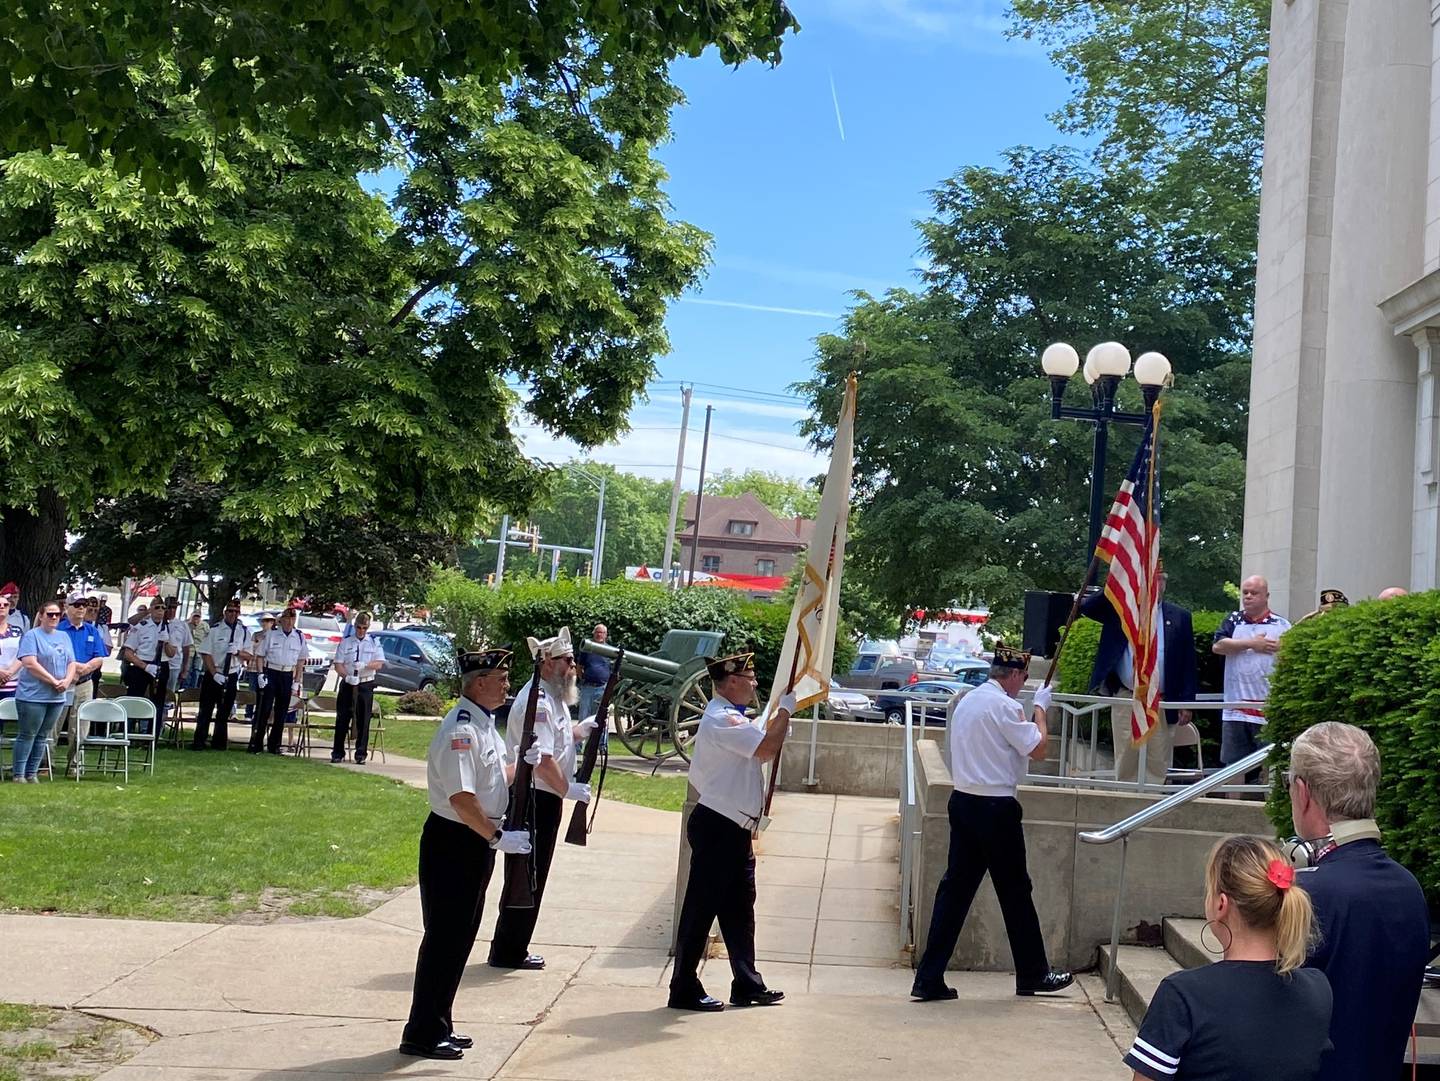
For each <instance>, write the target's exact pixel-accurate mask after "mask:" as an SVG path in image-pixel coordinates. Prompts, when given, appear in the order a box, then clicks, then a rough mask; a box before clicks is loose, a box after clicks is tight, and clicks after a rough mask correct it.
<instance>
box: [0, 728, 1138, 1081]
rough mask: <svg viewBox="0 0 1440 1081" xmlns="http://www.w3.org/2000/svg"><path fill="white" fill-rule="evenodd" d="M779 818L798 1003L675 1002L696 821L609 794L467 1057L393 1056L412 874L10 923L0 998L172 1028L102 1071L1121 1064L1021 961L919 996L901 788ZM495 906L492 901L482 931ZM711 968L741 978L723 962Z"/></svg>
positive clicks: (1094, 1069) (790, 969) (778, 911)
mask: <svg viewBox="0 0 1440 1081" xmlns="http://www.w3.org/2000/svg"><path fill="white" fill-rule="evenodd" d="M417 765H418V764H417V763H413V762H407V761H406V760H403V759H400V758H398V757H397V756H394V755H392V756H390V763H389V764H388V765H387V766H384V767H381V771H383V772H387V773H393V774H394V775H396V776H401V777H407V779H410V780H412V781H413V779H414V778H415V777H416V775H417V770H416V766H417ZM327 768H328V767H327ZM367 768H368V767H367ZM774 817H775V822H774V825H773V827H772V829H771V831H770V832H769V833H767V834H766V836H765V838H764V845H763V847H764V853H763V855H762V857H761V860H760V869H759V880H760V901H759V913H758V922H759V927H758V935H757V943H758V945H759V954H760V958H761V959H762V969H763V971H764V974H765V976H766V978H767V980H768V981H769V982H770V983H772V984H773V985H774V986H777V987H780V988H782V989H784V990H785V991H786V992H787V995H788V998H787V1001H786V1004H785V1005H784V1006H783V1007H781V1008H779V1009H772V1010H751V1011H739V1010H731V1011H727V1012H726V1013H724V1014H722V1015H719V1016H701V1015H691V1014H678V1013H674V1012H672V1011H669V1010H666V1009H664V1003H665V994H666V988H665V984H666V980H667V971H668V963H669V961H668V956H667V947H668V940H669V934H670V914H671V906H672V903H673V896H674V878H675V871H674V868H675V860H676V844H677V836H678V828H679V816H678V815H677V814H674V813H672V812H666V811H656V810H651V809H648V808H643V807H633V806H628V805H625V804H618V803H606V804H604V805H602V807H601V811H600V815H599V820H598V827H597V832H596V834H595V835H593V836H592V838H591V843H590V845H589V846H587V847H586V848H584V849H580V848H574V847H570V846H563V845H562V846H561V851H560V852H559V853H558V854H557V857H556V866H555V871H554V877H553V879H552V885H551V888H550V891H549V893H548V895H547V898H546V904H545V908H544V911H543V913H542V915H541V919H540V924H539V927H538V929H537V935H536V938H537V949H538V950H539V951H540V952H542V953H544V954H545V956H546V959H547V961H548V967H547V968H546V970H545V971H544V972H539V973H519V972H498V971H495V970H492V969H490V968H488V967H486V966H485V964H484V957H485V945H484V944H483V943H481V944H477V946H476V950H475V953H474V955H473V956H472V959H471V965H470V968H469V970H468V972H467V973H466V977H465V982H464V983H463V985H462V987H461V990H460V995H459V998H458V999H457V1001H456V1003H455V1017H456V1024H457V1027H458V1028H459V1029H460V1030H461V1031H463V1032H466V1033H469V1034H470V1035H472V1036H473V1037H475V1042H476V1046H475V1048H474V1049H473V1050H472V1051H470V1052H468V1053H467V1055H466V1057H465V1058H464V1059H463V1060H462V1061H460V1062H454V1063H437V1062H427V1061H417V1060H413V1059H407V1058H404V1057H402V1056H400V1055H399V1054H398V1053H397V1052H396V1051H395V1046H396V1044H397V1043H398V1041H399V1036H400V1028H401V1024H402V1021H403V1018H404V1017H405V1014H406V1012H407V1010H408V1007H409V997H410V983H411V976H412V973H413V969H414V961H415V950H416V946H417V945H418V941H419V928H420V913H419V904H418V893H417V891H416V890H415V889H410V890H407V891H406V892H405V893H403V894H401V895H400V896H398V897H396V898H394V899H393V900H391V901H389V902H388V903H386V904H384V905H382V906H381V907H379V908H377V909H375V910H374V911H372V912H371V913H369V914H368V915H366V916H364V917H362V918H358V919H350V920H310V921H291V922H280V923H273V924H268V925H255V924H245V925H241V924H231V925H216V924H190V923H150V922H141V921H130V920H98V919H77V918H71V917H59V916H20V915H9V916H0V940H3V941H4V942H5V943H6V952H7V964H6V965H5V966H3V968H0V1001H18V1002H29V1003H37V1004H46V1005H52V1006H69V1007H78V1008H82V1009H85V1010H87V1011H90V1012H94V1013H98V1014H103V1015H105V1016H109V1017H115V1018H119V1019H122V1020H126V1021H130V1022H132V1023H135V1024H140V1025H144V1026H147V1027H149V1028H151V1029H153V1030H154V1031H155V1032H157V1033H159V1034H160V1036H161V1037H162V1038H161V1039H159V1040H157V1041H156V1042H155V1043H153V1044H152V1045H151V1046H150V1047H149V1048H148V1049H146V1050H145V1051H143V1052H141V1054H140V1055H138V1056H137V1057H136V1058H134V1059H132V1060H131V1061H130V1062H129V1063H127V1064H125V1065H123V1066H120V1067H117V1068H115V1069H113V1070H111V1071H109V1072H108V1073H106V1074H105V1075H104V1081H142V1079H144V1081H170V1079H174V1081H181V1079H184V1081H210V1079H214V1081H263V1079H273V1081H281V1079H284V1081H303V1079H307V1078H308V1079H315V1081H319V1079H322V1078H323V1079H326V1081H344V1079H347V1078H350V1079H358V1078H368V1077H375V1076H377V1075H390V1074H396V1075H399V1076H406V1077H460V1078H507V1079H509V1078H514V1079H529V1081H630V1079H634V1081H652V1079H659V1078H663V1079H664V1081H692V1079H693V1081H709V1079H712V1078H720V1077H733V1076H736V1075H745V1074H762V1073H763V1074H765V1075H768V1076H774V1077H794V1078H800V1077H824V1078H827V1079H839V1081H847V1079H851V1078H854V1079H856V1081H859V1079H862V1078H863V1079H865V1081H871V1079H873V1078H874V1077H875V1075H876V1074H877V1072H880V1071H883V1072H886V1073H888V1072H890V1071H893V1070H895V1069H897V1068H898V1069H903V1070H904V1071H905V1072H906V1073H907V1074H908V1073H912V1072H913V1073H916V1074H918V1075H921V1076H924V1075H926V1074H930V1075H936V1074H939V1073H941V1072H944V1073H946V1074H949V1073H952V1072H953V1071H954V1069H955V1067H956V1066H957V1065H958V1064H960V1063H968V1064H971V1065H973V1066H974V1067H976V1068H980V1067H982V1066H983V1068H984V1071H985V1076H987V1077H990V1078H1014V1079H1017V1081H1019V1079H1030V1078H1035V1079H1040V1078H1045V1079H1047V1081H1048V1079H1050V1078H1053V1077H1055V1076H1058V1075H1061V1074H1063V1075H1065V1076H1067V1077H1069V1078H1072V1079H1076V1081H1089V1079H1092V1078H1093V1079H1097V1081H1098V1079H1101V1078H1114V1077H1117V1076H1118V1075H1119V1073H1120V1072H1121V1071H1120V1068H1119V1051H1118V1050H1117V1049H1116V1047H1115V1044H1114V1042H1113V1041H1112V1040H1111V1038H1110V1037H1109V1036H1108V1035H1107V1032H1106V1030H1105V1027H1104V1026H1103V1025H1102V1023H1101V1021H1100V1019H1099V1017H1098V1016H1097V1014H1096V1012H1095V1011H1094V1010H1093V1009H1092V1008H1091V1005H1090V1002H1089V999H1088V998H1087V996H1086V994H1085V992H1084V991H1083V990H1081V989H1078V988H1077V989H1076V990H1075V991H1073V992H1072V993H1070V994H1069V995H1067V996H1064V997H1061V998H1058V999H1055V1000H1050V1001H1042V1000H1021V999H1016V998H1015V997H1014V996H1013V995H1012V994H1011V990H1012V986H1013V985H1012V982H1011V978H1010V977H1009V976H1006V975H1003V974H993V973H975V974H965V975H962V974H956V977H957V979H956V982H957V984H958V986H959V987H960V989H961V1000H960V1002H959V1003H943V1004H929V1005H913V1004H911V1003H910V1002H909V1001H908V1000H907V997H906V994H905V992H906V991H907V990H908V988H909V985H910V976H911V974H910V971H909V969H908V968H907V967H903V965H901V964H900V961H901V958H900V956H899V941H898V931H897V919H896V913H895V898H894V892H895V879H896V874H897V868H896V864H895V858H896V850H895V846H896V843H897V842H896V839H895V817H894V814H893V811H892V810H891V808H890V806H889V804H888V802H887V801H883V800H862V799H851V798H847V797H838V798H837V797H833V796H802V795H781V796H780V797H778V799H777V807H776V813H775V816H774ZM297 828H303V824H297ZM492 923H493V895H492V898H491V916H490V918H489V919H487V922H486V926H485V927H484V928H483V929H482V931H481V935H482V938H484V937H486V936H488V934H489V928H490V926H491V924H492ZM704 975H705V976H706V978H707V979H708V983H709V987H710V989H711V990H712V991H714V992H715V993H717V994H721V995H723V994H725V993H726V992H727V990H728V987H727V984H728V979H729V973H728V968H727V967H726V965H725V962H724V960H723V958H716V959H712V960H710V961H708V962H707V965H706V972H705V973H704ZM957 1054H959V1055H960V1056H961V1058H960V1060H958V1062H957V1059H956V1057H955V1056H956V1055H957Z"/></svg>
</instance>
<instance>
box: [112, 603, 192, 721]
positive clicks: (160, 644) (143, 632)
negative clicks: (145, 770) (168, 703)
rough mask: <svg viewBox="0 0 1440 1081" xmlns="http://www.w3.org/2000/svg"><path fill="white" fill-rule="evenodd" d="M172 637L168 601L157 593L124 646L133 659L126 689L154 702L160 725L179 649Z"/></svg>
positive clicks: (125, 653) (124, 653) (123, 653)
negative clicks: (175, 657) (166, 608)
mask: <svg viewBox="0 0 1440 1081" xmlns="http://www.w3.org/2000/svg"><path fill="white" fill-rule="evenodd" d="M170 639H171V635H170V624H169V622H168V621H167V620H166V619H165V602H164V601H163V600H161V599H160V598H159V597H156V598H155V599H154V600H153V601H151V602H150V614H149V615H148V616H147V617H146V618H145V619H143V620H141V621H140V622H139V623H137V624H135V626H133V627H131V628H130V632H129V633H128V634H127V635H126V636H125V645H124V647H123V648H122V649H121V650H120V656H121V658H123V659H124V660H127V661H129V662H130V667H129V668H127V669H126V670H125V693H126V694H129V695H133V696H135V697H136V698H147V699H149V700H150V701H151V702H153V703H154V704H155V721H156V724H157V725H158V724H159V723H160V720H161V719H162V718H163V717H164V716H165V692H166V691H167V690H168V689H169V687H170V663H171V659H172V658H173V657H174V656H175V654H176V653H177V652H179V650H178V648H177V647H176V645H175V644H174V643H173V642H172V641H171V640H170ZM157 731H158V728H157Z"/></svg>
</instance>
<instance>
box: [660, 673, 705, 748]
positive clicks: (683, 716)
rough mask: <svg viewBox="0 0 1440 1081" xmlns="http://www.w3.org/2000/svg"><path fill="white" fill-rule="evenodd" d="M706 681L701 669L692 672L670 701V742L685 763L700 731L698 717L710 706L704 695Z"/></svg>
mask: <svg viewBox="0 0 1440 1081" xmlns="http://www.w3.org/2000/svg"><path fill="white" fill-rule="evenodd" d="M707 679H708V677H707V676H706V674H705V669H703V668H702V669H700V671H698V672H692V673H691V674H690V677H689V678H688V679H687V680H685V682H684V683H682V684H681V685H680V692H679V693H678V694H677V695H675V697H674V698H673V699H672V700H671V705H670V740H671V742H672V743H674V745H675V749H676V750H677V751H679V752H680V757H681V758H683V759H685V761H687V762H688V761H690V745H691V744H693V743H694V742H695V733H696V732H698V731H700V716H701V714H703V713H704V712H705V707H706V706H708V705H709V704H710V696H709V695H708V694H706V693H705V681H706V680H707Z"/></svg>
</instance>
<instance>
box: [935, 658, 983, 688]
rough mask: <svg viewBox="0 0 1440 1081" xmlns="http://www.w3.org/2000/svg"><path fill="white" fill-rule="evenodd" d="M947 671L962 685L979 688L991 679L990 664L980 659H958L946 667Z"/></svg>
mask: <svg viewBox="0 0 1440 1081" xmlns="http://www.w3.org/2000/svg"><path fill="white" fill-rule="evenodd" d="M945 671H947V672H949V673H950V674H951V675H952V676H954V677H955V678H956V679H958V680H959V681H960V682H961V683H968V684H969V685H970V686H972V687H978V686H980V684H982V683H984V682H985V681H986V680H987V679H989V678H990V662H989V661H984V660H981V659H980V658H979V657H957V658H955V659H954V660H952V661H949V662H948V663H947V664H946V665H945Z"/></svg>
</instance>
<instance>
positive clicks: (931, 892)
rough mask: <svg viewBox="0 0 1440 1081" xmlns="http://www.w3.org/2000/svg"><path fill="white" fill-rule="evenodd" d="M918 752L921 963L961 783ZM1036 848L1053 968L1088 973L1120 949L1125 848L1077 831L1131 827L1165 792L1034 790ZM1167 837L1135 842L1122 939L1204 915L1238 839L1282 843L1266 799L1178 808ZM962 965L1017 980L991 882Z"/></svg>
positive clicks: (1160, 833) (1147, 935) (1029, 844)
mask: <svg viewBox="0 0 1440 1081" xmlns="http://www.w3.org/2000/svg"><path fill="white" fill-rule="evenodd" d="M916 751H917V761H918V769H917V779H918V782H919V792H918V793H917V795H918V797H919V798H920V800H921V801H922V807H923V814H922V815H921V827H920V828H921V839H920V844H919V848H918V851H917V858H916V860H915V863H914V867H913V875H912V879H911V896H912V897H913V898H914V905H915V942H916V954H917V956H918V954H919V953H920V952H921V950H923V948H924V943H925V940H926V936H927V935H928V934H929V930H930V916H931V910H932V908H933V906H934V903H935V888H936V886H937V885H938V884H939V882H940V878H941V876H942V875H943V874H944V873H945V864H946V860H947V857H948V850H949V845H950V823H949V818H948V815H947V805H948V803H949V800H950V794H951V792H953V791H954V786H953V784H952V782H951V778H950V770H949V767H948V765H947V764H946V762H945V759H944V756H943V755H942V754H941V753H940V748H939V746H938V745H937V744H936V743H935V742H933V741H931V740H925V741H922V742H921V743H920V744H919V745H918V746H917V748H916ZM1018 795H1019V799H1020V802H1021V805H1022V806H1023V807H1024V821H1025V848H1026V856H1027V862H1028V865H1029V869H1030V878H1031V881H1032V882H1033V883H1034V895H1035V907H1036V910H1037V911H1038V912H1039V915H1040V926H1041V928H1042V929H1043V930H1044V932H1045V943H1046V946H1047V947H1048V949H1049V953H1050V963H1051V964H1052V965H1055V966H1056V967H1068V968H1085V967H1088V966H1090V965H1092V964H1094V961H1095V947H1096V946H1098V945H1099V944H1100V943H1102V942H1108V941H1109V940H1110V925H1111V920H1112V918H1113V915H1114V903H1115V886H1116V879H1117V877H1118V873H1119V867H1120V844H1119V843H1118V842H1117V843H1115V844H1113V845H1103V846H1100V845H1087V844H1084V843H1083V842H1081V841H1080V839H1079V837H1078V834H1079V833H1080V832H1081V831H1084V830H1091V829H1096V828H1099V827H1102V826H1108V825H1110V824H1112V823H1114V822H1119V821H1120V820H1121V819H1124V818H1127V817H1129V816H1130V815H1132V814H1134V813H1135V812H1136V811H1138V810H1140V809H1141V808H1142V807H1145V806H1148V805H1149V804H1151V803H1155V802H1158V800H1159V799H1161V798H1162V797H1160V796H1159V795H1155V796H1143V795H1131V794H1128V793H1118V792H1091V791H1077V790H1064V789H1055V788H1041V787H1034V786H1023V787H1021V789H1020V791H1019V793H1018ZM1163 821H1164V824H1163V825H1162V826H1160V827H1158V828H1151V829H1145V830H1141V831H1139V832H1138V833H1135V834H1133V835H1132V836H1131V838H1130V853H1129V857H1128V859H1127V862H1126V868H1125V901H1124V906H1123V907H1122V909H1121V941H1123V942H1146V943H1148V944H1151V945H1154V944H1156V943H1158V941H1159V934H1160V920H1161V919H1162V918H1164V917H1166V916H1198V915H1201V914H1202V911H1203V906H1204V895H1205V859H1206V857H1207V856H1208V855H1209V852H1210V849H1211V847H1212V846H1213V845H1214V844H1215V842H1216V841H1218V840H1219V839H1220V838H1221V837H1225V836H1229V835H1231V834H1237V833H1251V834H1260V835H1263V836H1273V834H1274V830H1273V828H1272V827H1271V825H1270V823H1269V820H1268V819H1267V818H1266V817H1265V813H1264V809H1263V805H1262V804H1260V803H1256V802H1248V801H1239V800H1225V799H1199V800H1196V801H1195V802H1193V803H1190V804H1187V805H1186V806H1184V807H1181V808H1179V809H1177V810H1176V811H1174V812H1173V813H1172V814H1171V815H1170V816H1169V817H1168V818H1166V819H1164V820H1163ZM950 967H951V968H963V969H982V970H1000V971H1008V970H1011V969H1012V968H1013V965H1012V962H1011V958H1010V946H1009V942H1008V941H1007V939H1006V937H1005V924H1004V921H1003V919H1002V918H1001V915H1000V906H999V903H998V902H997V901H996V899H995V891H994V889H993V888H992V887H991V885H990V880H989V878H988V877H987V878H986V880H985V881H984V883H983V884H982V885H981V887H980V892H979V894H977V895H976V898H975V903H974V905H973V906H972V907H971V909H970V916H969V919H968V920H967V921H966V924H965V930H964V933H963V934H961V936H960V942H959V945H958V946H957V947H956V950H955V954H954V956H953V957H952V958H951V960H950Z"/></svg>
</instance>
